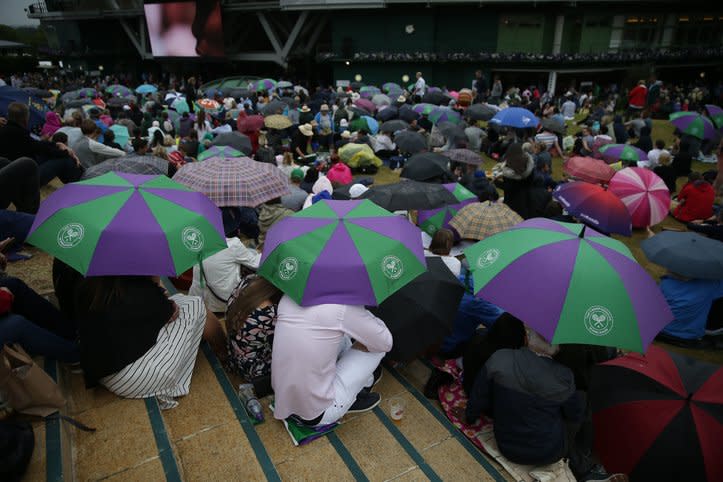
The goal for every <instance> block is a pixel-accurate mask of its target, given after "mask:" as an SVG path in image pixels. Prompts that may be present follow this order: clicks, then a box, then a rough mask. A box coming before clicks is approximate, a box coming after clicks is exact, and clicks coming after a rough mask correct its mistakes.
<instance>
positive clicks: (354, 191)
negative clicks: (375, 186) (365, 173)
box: [349, 184, 369, 199]
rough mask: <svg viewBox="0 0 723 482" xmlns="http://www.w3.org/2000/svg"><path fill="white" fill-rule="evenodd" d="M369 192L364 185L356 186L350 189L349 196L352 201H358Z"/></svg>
mask: <svg viewBox="0 0 723 482" xmlns="http://www.w3.org/2000/svg"><path fill="white" fill-rule="evenodd" d="M368 190H369V188H368V187H366V186H365V185H364V184H354V185H353V186H352V187H350V188H349V196H350V197H351V198H352V199H356V198H358V197H359V196H361V195H362V194H364V193H365V192H367V191H368Z"/></svg>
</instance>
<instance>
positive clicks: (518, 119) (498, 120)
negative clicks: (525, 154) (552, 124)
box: [490, 107, 540, 129]
mask: <svg viewBox="0 0 723 482" xmlns="http://www.w3.org/2000/svg"><path fill="white" fill-rule="evenodd" d="M490 122H492V123H493V124H497V125H498V126H502V127H514V128H516V129H527V128H534V127H537V126H538V125H539V124H540V119H538V118H537V117H535V115H534V114H533V113H532V112H530V111H529V110H527V109H523V108H522V107H508V108H506V109H502V110H501V111H499V112H498V113H497V114H495V116H494V117H493V118H492V119H491V120H490Z"/></svg>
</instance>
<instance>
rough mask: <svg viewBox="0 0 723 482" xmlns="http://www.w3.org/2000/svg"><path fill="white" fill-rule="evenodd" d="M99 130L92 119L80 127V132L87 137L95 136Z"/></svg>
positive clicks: (86, 120)
mask: <svg viewBox="0 0 723 482" xmlns="http://www.w3.org/2000/svg"><path fill="white" fill-rule="evenodd" d="M97 130H98V126H97V125H95V122H93V121H92V120H90V119H85V120H84V121H83V123H82V124H81V125H80V131H81V132H82V133H83V135H86V136H88V135H91V134H94V133H95V132H96V131H97Z"/></svg>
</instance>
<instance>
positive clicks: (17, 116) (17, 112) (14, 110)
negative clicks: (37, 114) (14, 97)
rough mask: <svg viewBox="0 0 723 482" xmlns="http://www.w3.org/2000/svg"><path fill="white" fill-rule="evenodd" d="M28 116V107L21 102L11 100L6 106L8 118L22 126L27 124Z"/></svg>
mask: <svg viewBox="0 0 723 482" xmlns="http://www.w3.org/2000/svg"><path fill="white" fill-rule="evenodd" d="M29 118H30V109H28V106H27V105H26V104H23V103H22V102H12V103H10V105H9V106H8V120H9V121H12V122H15V123H17V124H20V125H21V126H23V127H27V126H28V119H29Z"/></svg>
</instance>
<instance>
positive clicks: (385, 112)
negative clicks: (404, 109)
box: [377, 106, 399, 122]
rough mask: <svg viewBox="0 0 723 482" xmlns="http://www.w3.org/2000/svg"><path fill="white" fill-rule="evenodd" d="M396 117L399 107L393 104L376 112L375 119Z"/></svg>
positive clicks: (385, 119) (386, 119) (383, 119)
mask: <svg viewBox="0 0 723 482" xmlns="http://www.w3.org/2000/svg"><path fill="white" fill-rule="evenodd" d="M397 117H399V109H398V108H396V107H394V106H389V107H387V108H386V109H382V110H380V111H379V112H377V119H378V120H379V121H381V122H386V121H389V120H393V119H396V118H397Z"/></svg>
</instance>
